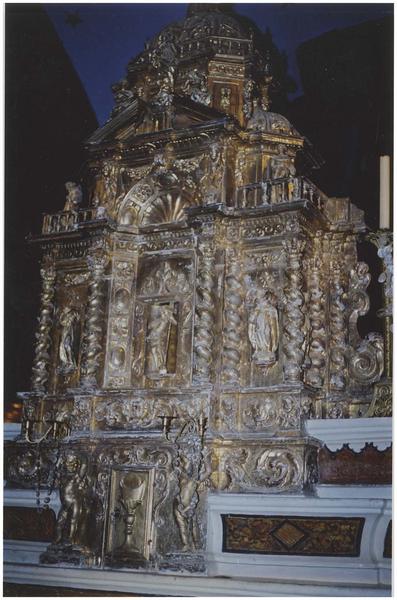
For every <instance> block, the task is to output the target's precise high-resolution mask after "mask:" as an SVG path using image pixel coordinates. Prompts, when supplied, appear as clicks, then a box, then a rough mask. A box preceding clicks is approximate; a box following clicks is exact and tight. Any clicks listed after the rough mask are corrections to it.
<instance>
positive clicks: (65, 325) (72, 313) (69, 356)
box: [59, 306, 79, 371]
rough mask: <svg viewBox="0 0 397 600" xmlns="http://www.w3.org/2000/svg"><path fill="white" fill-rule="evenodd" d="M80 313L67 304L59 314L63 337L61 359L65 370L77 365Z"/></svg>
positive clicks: (60, 344)
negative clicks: (76, 337)
mask: <svg viewBox="0 0 397 600" xmlns="http://www.w3.org/2000/svg"><path fill="white" fill-rule="evenodd" d="M78 320H79V313H78V312H77V310H75V309H74V308H71V307H70V306H66V307H65V308H64V309H63V310H62V311H61V313H60V315H59V324H60V326H61V338H60V341H59V360H60V363H61V367H62V369H63V370H64V371H73V370H74V369H76V367H77V361H76V356H75V350H74V346H75V324H76V323H77V321H78Z"/></svg>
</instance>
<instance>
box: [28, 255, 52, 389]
mask: <svg viewBox="0 0 397 600" xmlns="http://www.w3.org/2000/svg"><path fill="white" fill-rule="evenodd" d="M40 274H41V277H42V279H43V291H42V294H41V312H40V318H39V328H38V332H37V334H36V338H37V344H36V350H35V357H34V362H33V369H32V370H33V376H32V388H33V390H34V391H37V392H39V391H40V392H42V391H45V387H46V384H47V381H48V363H49V359H50V356H49V349H50V346H51V335H50V334H51V327H52V317H53V311H54V305H53V299H54V292H55V287H54V283H55V277H56V271H55V268H54V265H53V264H51V263H47V264H45V265H44V266H43V269H41V271H40Z"/></svg>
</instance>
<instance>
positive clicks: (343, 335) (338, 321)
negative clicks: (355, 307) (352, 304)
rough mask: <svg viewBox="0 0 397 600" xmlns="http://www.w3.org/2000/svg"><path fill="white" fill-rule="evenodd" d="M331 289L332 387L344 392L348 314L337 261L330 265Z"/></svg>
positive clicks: (330, 360)
mask: <svg viewBox="0 0 397 600" xmlns="http://www.w3.org/2000/svg"><path fill="white" fill-rule="evenodd" d="M330 271H331V287H330V307H329V327H330V340H329V376H330V387H331V389H334V390H343V389H344V388H345V387H346V368H347V361H346V352H347V335H348V327H347V320H346V317H347V314H346V303H345V297H346V289H345V287H344V282H343V276H342V271H341V268H340V264H339V262H338V261H337V260H335V261H332V262H331V264H330Z"/></svg>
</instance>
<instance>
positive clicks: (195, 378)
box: [7, 5, 384, 571]
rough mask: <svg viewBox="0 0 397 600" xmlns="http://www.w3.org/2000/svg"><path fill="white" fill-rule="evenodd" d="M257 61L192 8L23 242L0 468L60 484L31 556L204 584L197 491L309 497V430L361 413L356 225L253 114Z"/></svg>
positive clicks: (245, 41)
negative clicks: (182, 574) (23, 332)
mask: <svg viewBox="0 0 397 600" xmlns="http://www.w3.org/2000/svg"><path fill="white" fill-rule="evenodd" d="M205 7H206V8H205ZM267 61H268V59H267V57H266V56H264V55H261V54H260V53H259V52H258V50H257V48H256V46H255V37H254V36H253V35H252V32H250V31H249V30H247V29H246V28H245V27H244V26H243V25H242V24H241V23H240V21H239V19H238V17H237V16H233V15H230V14H226V12H223V11H222V9H221V8H217V7H216V6H215V5H197V6H196V7H194V6H193V7H192V8H190V9H189V14H188V17H187V18H186V19H185V20H184V21H183V22H182V23H178V24H174V25H171V26H169V27H166V28H165V29H164V30H163V31H162V32H161V33H160V34H159V35H158V36H157V37H156V38H155V39H154V40H152V41H151V42H150V43H148V44H147V46H146V47H145V49H144V50H143V52H142V53H141V54H140V55H139V56H138V57H137V58H135V59H134V60H132V61H131V62H130V63H129V65H128V68H127V74H126V78H125V79H124V80H122V81H121V82H119V83H118V84H116V85H115V86H114V94H115V108H114V110H113V112H112V115H111V117H110V119H109V121H108V122H107V123H106V124H105V125H104V126H103V127H101V128H100V129H98V130H97V131H95V132H94V133H93V134H92V136H91V137H90V138H89V139H88V140H87V141H86V150H87V162H86V165H85V170H84V173H85V174H84V178H83V181H82V188H83V190H84V199H83V201H82V202H81V198H80V196H79V190H78V188H77V187H76V186H75V187H73V186H71V187H70V186H69V189H68V191H69V194H68V199H67V202H66V205H65V208H64V210H62V211H61V212H54V214H48V215H45V217H44V222H43V229H42V233H41V234H40V235H37V236H36V237H35V238H34V242H35V243H37V244H40V245H41V247H42V250H43V265H42V277H43V292H42V297H41V312H40V315H39V328H38V334H37V345H36V354H35V360H34V365H33V379H32V391H30V392H26V393H24V394H22V396H23V398H24V426H23V431H22V435H21V437H20V439H19V440H18V441H16V442H14V443H13V444H11V445H10V450H9V460H8V466H7V476H8V481H10V482H14V483H19V484H22V485H24V486H27V487H29V486H37V489H38V493H39V494H40V493H42V494H44V493H45V490H46V489H47V487H49V488H50V489H49V493H51V491H52V489H53V488H54V487H55V486H56V485H60V488H61V501H62V509H61V513H60V515H61V516H59V517H58V524H57V537H56V541H55V542H54V543H53V544H52V545H51V546H50V547H49V548H48V550H47V552H46V553H45V555H44V556H43V560H44V561H46V562H52V563H54V562H65V561H66V562H74V563H76V562H78V563H79V564H86V565H88V566H89V565H98V564H107V565H115V564H116V565H117V564H121V565H123V566H126V565H127V566H131V567H137V566H139V567H140V568H149V569H151V570H153V569H158V570H161V569H169V568H172V569H187V570H191V571H197V570H198V571H200V570H203V569H205V560H204V553H205V547H206V530H205V524H206V520H205V511H206V498H207V495H208V494H209V493H211V492H212V491H217V492H223V493H226V494H227V493H228V492H239V493H241V494H244V493H245V492H246V493H247V492H255V493H262V494H270V493H271V494H277V493H279V492H285V491H288V492H290V491H295V492H301V491H303V490H304V489H306V488H310V486H311V485H313V483H315V482H316V479H317V449H318V447H319V443H318V442H317V441H316V440H314V439H312V438H308V437H307V436H306V435H305V429H304V422H305V419H308V418H330V419H332V418H336V417H346V418H355V417H359V416H365V415H366V413H367V411H368V409H369V407H370V405H371V403H372V402H373V384H374V383H376V382H377V381H378V380H379V379H380V377H381V375H382V371H383V362H384V357H383V341H382V338H381V337H380V336H379V335H377V334H373V335H370V336H368V338H367V339H365V340H362V339H360V337H359V335H358V331H357V327H356V324H357V319H358V318H359V317H360V316H361V315H363V314H365V313H366V311H367V310H368V307H369V304H368V296H367V293H366V288H367V286H368V283H369V273H368V269H367V267H366V265H364V264H363V263H359V262H358V261H357V251H356V243H357V237H358V236H359V234H360V233H361V232H363V230H364V228H365V226H364V221H363V214H362V212H361V211H360V210H358V209H357V208H356V207H355V206H354V205H353V204H351V202H350V201H349V199H347V198H328V197H326V196H325V195H324V194H323V193H322V192H321V191H320V190H319V189H317V188H316V187H315V185H314V184H313V183H312V182H311V181H310V180H309V179H308V178H307V177H306V175H305V172H304V171H302V170H299V168H298V165H299V164H305V165H306V166H310V164H311V161H313V159H312V155H311V153H310V152H308V151H307V147H306V142H305V138H304V137H303V136H302V135H300V134H299V133H298V132H297V131H296V130H295V129H294V127H293V126H292V125H291V124H290V123H289V122H288V120H287V119H286V118H285V117H283V116H282V115H279V114H276V113H273V112H271V111H270V110H269V109H270V98H269V90H270V88H271V84H272V76H271V73H270V64H269V63H268V62H267ZM303 159H304V160H303ZM76 198H77V199H76ZM49 424H52V425H50V429H49ZM51 427H52V429H51ZM43 435H46V436H47V437H45V439H44V440H43V441H42V442H41V444H39V445H38V447H39V456H38V457H37V456H36V454H35V452H36V448H37V446H35V447H34V449H32V447H31V444H30V443H29V442H28V441H27V440H31V441H32V440H37V439H38V438H40V436H43ZM71 456H72V459H70V457H71ZM67 457H69V458H67ZM73 457H74V458H73ZM37 478H39V483H38V484H37ZM134 535H136V540H137V541H136V543H134ZM353 551H355V550H354V549H353V546H352V549H350V547H349V549H348V550H346V552H353Z"/></svg>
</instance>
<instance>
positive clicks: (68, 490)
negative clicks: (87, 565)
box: [55, 452, 89, 546]
mask: <svg viewBox="0 0 397 600" xmlns="http://www.w3.org/2000/svg"><path fill="white" fill-rule="evenodd" d="M88 488H89V484H88V478H87V464H86V463H84V462H83V461H82V460H81V458H80V457H79V456H78V455H77V454H75V453H74V452H72V453H71V454H68V455H67V456H65V459H64V462H63V466H62V472H61V481H60V486H59V489H60V499H61V509H60V511H59V514H58V519H57V524H56V539H55V543H56V544H59V543H61V542H62V543H64V544H72V545H74V546H76V545H77V546H79V545H83V544H84V537H85V525H86V524H85V523H84V520H85V519H84V517H85V516H86V512H87V511H88V508H89V506H88V504H87V495H88Z"/></svg>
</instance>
